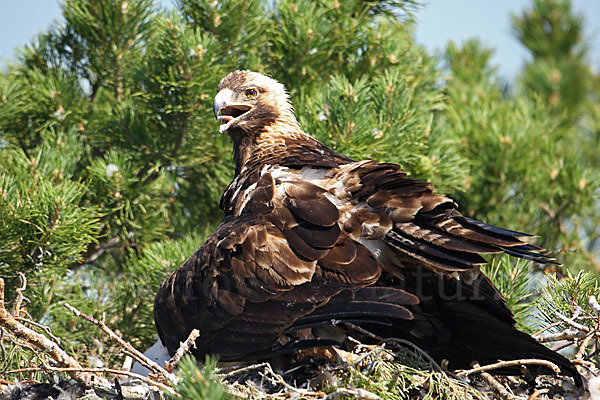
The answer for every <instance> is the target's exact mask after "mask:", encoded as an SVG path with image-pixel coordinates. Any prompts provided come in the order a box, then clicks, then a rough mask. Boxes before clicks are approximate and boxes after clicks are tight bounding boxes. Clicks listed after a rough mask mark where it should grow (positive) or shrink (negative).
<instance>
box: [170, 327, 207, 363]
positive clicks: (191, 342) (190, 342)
mask: <svg viewBox="0 0 600 400" xmlns="http://www.w3.org/2000/svg"><path fill="white" fill-rule="evenodd" d="M198 336H200V331H199V330H198V329H193V330H192V331H191V332H190V335H189V336H188V338H187V339H186V340H185V342H181V344H180V345H179V348H178V349H177V351H176V352H175V354H174V355H173V357H171V359H170V360H169V361H165V370H166V371H168V372H173V371H175V367H177V364H178V363H179V360H181V357H183V355H184V354H185V353H187V352H188V351H190V348H191V347H192V346H194V348H196V339H198Z"/></svg>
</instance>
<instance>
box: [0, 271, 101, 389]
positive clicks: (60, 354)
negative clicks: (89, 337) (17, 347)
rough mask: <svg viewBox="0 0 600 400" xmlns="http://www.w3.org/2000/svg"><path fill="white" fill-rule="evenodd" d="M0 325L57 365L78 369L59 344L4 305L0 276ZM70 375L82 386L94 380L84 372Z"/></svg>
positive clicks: (78, 366) (76, 363) (88, 384)
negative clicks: (21, 321)
mask: <svg viewBox="0 0 600 400" xmlns="http://www.w3.org/2000/svg"><path fill="white" fill-rule="evenodd" d="M0 327H5V328H7V329H8V330H9V331H10V332H11V333H12V334H13V335H15V336H16V337H17V338H20V339H22V340H24V341H25V342H27V343H29V344H31V345H33V346H35V347H37V348H38V349H40V350H42V351H43V352H45V353H46V354H48V355H49V356H50V357H52V359H54V361H56V362H57V363H58V365H61V366H64V367H69V368H77V369H80V368H81V365H80V364H79V363H78V362H77V360H75V359H74V358H73V357H71V356H70V355H69V354H67V353H66V352H65V351H64V350H63V349H61V348H60V346H59V345H57V344H56V343H54V342H53V341H52V340H50V339H48V338H47V337H46V336H44V335H42V334H40V333H38V332H36V331H34V330H32V329H30V328H28V327H26V326H25V325H23V324H21V323H20V322H19V321H17V320H16V319H15V318H14V317H13V316H12V315H11V314H10V313H9V312H8V311H7V310H6V308H5V307H4V279H2V278H0ZM69 375H71V377H72V378H73V379H75V380H77V381H78V382H80V383H82V384H83V385H84V386H91V384H92V383H93V382H95V381H96V377H95V376H94V375H90V374H89V373H85V372H76V371H72V373H70V374H69Z"/></svg>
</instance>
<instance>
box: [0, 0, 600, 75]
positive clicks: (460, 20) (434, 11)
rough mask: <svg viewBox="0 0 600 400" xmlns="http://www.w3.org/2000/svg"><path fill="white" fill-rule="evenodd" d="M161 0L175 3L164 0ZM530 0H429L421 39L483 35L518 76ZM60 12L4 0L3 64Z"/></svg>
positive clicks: (579, 2) (590, 31) (50, 4)
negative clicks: (521, 22) (517, 20)
mask: <svg viewBox="0 0 600 400" xmlns="http://www.w3.org/2000/svg"><path fill="white" fill-rule="evenodd" d="M572 2H573V7H574V9H575V11H576V12H578V13H581V14H583V16H584V18H585V22H586V37H587V38H588V39H590V43H591V44H590V49H589V59H590V61H591V62H592V65H593V66H594V67H595V70H596V71H598V70H600V1H598V0H572ZM160 3H161V4H165V5H168V4H171V2H170V1H169V0H161V1H160ZM531 3H532V1H531V0H486V1H482V0H425V7H424V8H423V9H421V10H419V11H418V12H417V13H416V17H417V21H418V23H417V29H416V37H417V41H418V42H419V43H421V44H423V45H425V47H426V48H427V49H429V50H430V51H431V52H439V51H441V50H443V48H444V47H445V45H446V43H447V42H448V40H454V41H455V42H462V41H464V40H467V39H469V38H472V37H478V38H479V39H481V40H482V42H483V43H484V44H485V45H487V46H489V47H492V48H494V49H495V50H496V54H495V56H494V58H493V59H492V62H493V63H494V64H495V65H496V66H498V67H499V70H500V74H501V75H502V76H503V77H504V78H506V79H510V78H512V77H514V75H515V73H516V72H517V71H518V70H519V68H520V67H521V65H522V63H523V62H524V61H525V60H526V57H527V51H526V50H525V49H524V48H523V47H522V46H521V45H520V44H519V43H518V42H517V41H516V40H515V39H514V38H513V37H512V35H511V31H510V15H511V13H520V12H521V11H522V10H523V9H525V8H527V7H529V5H530V4H531ZM59 17H60V7H59V1H58V0H0V37H1V38H2V40H1V41H0V64H4V62H5V61H7V60H11V59H14V54H15V52H14V49H15V48H16V47H18V46H22V45H24V44H26V43H27V42H28V41H29V40H31V38H32V37H34V36H35V34H36V33H38V32H42V31H43V30H45V29H46V28H47V27H48V26H50V24H51V22H52V21H53V20H56V19H58V18H59Z"/></svg>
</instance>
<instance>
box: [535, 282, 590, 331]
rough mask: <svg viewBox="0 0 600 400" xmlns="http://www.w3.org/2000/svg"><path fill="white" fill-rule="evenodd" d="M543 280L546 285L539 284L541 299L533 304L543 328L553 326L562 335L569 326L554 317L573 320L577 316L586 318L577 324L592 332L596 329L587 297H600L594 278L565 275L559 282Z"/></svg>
mask: <svg viewBox="0 0 600 400" xmlns="http://www.w3.org/2000/svg"><path fill="white" fill-rule="evenodd" d="M544 278H545V282H542V283H541V286H542V288H541V290H540V297H539V299H538V301H537V302H536V306H537V308H538V309H539V311H540V318H541V319H542V320H543V322H544V325H549V324H556V326H555V327H554V328H553V330H554V331H557V332H560V331H564V330H566V329H569V328H571V326H570V325H568V324H567V323H565V322H564V321H561V320H558V319H557V318H556V313H560V314H562V315H563V316H565V317H567V318H572V316H573V315H574V314H575V313H576V312H577V314H578V315H582V316H584V317H585V316H588V318H582V319H580V320H578V322H579V323H581V324H583V325H586V326H587V327H588V328H590V329H591V330H593V329H595V328H596V326H597V323H598V318H597V316H596V315H595V312H594V311H593V310H592V308H591V306H590V304H589V299H590V296H596V297H598V296H599V295H600V283H599V282H598V277H597V276H595V275H593V274H591V273H589V272H583V271H580V272H578V273H577V274H576V275H572V274H568V275H567V276H565V277H564V278H562V279H559V278H557V277H556V276H555V275H552V274H546V275H545V276H544Z"/></svg>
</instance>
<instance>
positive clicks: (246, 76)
mask: <svg viewBox="0 0 600 400" xmlns="http://www.w3.org/2000/svg"><path fill="white" fill-rule="evenodd" d="M213 108H214V112H215V117H216V118H217V119H218V120H220V121H221V126H220V129H219V130H220V132H221V133H223V132H225V131H227V132H228V133H229V135H230V136H231V137H235V136H238V135H257V134H260V133H261V132H262V131H264V129H265V128H266V127H268V126H271V125H274V124H276V123H284V124H288V125H292V126H297V122H296V118H295V117H294V109H293V107H292V105H291V104H290V102H289V95H288V93H287V92H286V90H285V87H284V86H283V85H282V84H281V83H279V82H277V81H276V80H275V79H272V78H269V77H267V76H265V75H262V74H259V73H257V72H252V71H235V72H232V73H230V74H229V75H227V76H226V77H225V78H223V79H222V80H221V83H220V84H219V89H218V93H217V95H216V97H215V100H214V103H213Z"/></svg>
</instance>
